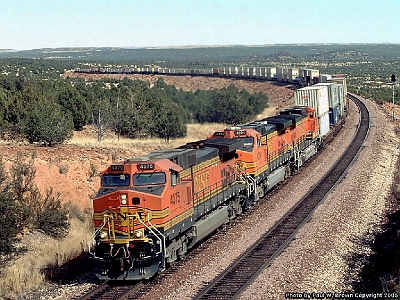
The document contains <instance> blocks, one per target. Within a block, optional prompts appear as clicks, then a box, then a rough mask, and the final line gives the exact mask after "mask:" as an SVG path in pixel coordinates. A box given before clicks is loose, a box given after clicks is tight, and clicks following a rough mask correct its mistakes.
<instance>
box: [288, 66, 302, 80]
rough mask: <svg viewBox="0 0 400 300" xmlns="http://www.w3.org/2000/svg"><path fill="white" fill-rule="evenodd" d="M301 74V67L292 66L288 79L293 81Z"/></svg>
mask: <svg viewBox="0 0 400 300" xmlns="http://www.w3.org/2000/svg"><path fill="white" fill-rule="evenodd" d="M298 76H299V69H298V68H290V69H288V80H289V81H290V82H293V81H294V79H295V78H296V77H298Z"/></svg>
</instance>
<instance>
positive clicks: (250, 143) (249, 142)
mask: <svg viewBox="0 0 400 300" xmlns="http://www.w3.org/2000/svg"><path fill="white" fill-rule="evenodd" d="M242 139H243V142H244V145H245V146H253V144H254V139H253V138H252V137H245V138H242Z"/></svg>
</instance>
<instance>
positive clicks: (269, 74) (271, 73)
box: [267, 67, 276, 80]
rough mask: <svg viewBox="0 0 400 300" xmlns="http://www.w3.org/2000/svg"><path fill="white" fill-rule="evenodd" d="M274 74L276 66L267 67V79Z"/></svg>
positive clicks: (271, 77)
mask: <svg viewBox="0 0 400 300" xmlns="http://www.w3.org/2000/svg"><path fill="white" fill-rule="evenodd" d="M275 76H276V67H268V68H267V79H269V80H271V79H273V78H274V77H275Z"/></svg>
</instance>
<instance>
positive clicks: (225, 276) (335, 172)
mask: <svg viewBox="0 0 400 300" xmlns="http://www.w3.org/2000/svg"><path fill="white" fill-rule="evenodd" d="M348 97H349V98H350V99H351V100H352V101H353V102H354V103H355V104H356V105H357V106H358V108H359V111H360V122H359V125H358V127H357V130H356V133H355V135H354V137H353V140H352V142H351V144H350V145H349V146H348V147H347V149H346V151H345V152H344V153H343V155H342V156H341V157H340V159H339V160H338V161H337V162H336V163H335V165H334V166H332V168H331V169H330V170H329V171H328V173H327V174H326V175H325V176H324V177H323V178H322V179H321V180H320V181H319V182H318V183H317V184H316V185H315V186H314V187H313V188H312V189H310V191H309V192H308V193H307V194H306V195H305V196H304V197H303V198H302V199H301V200H300V201H299V202H298V203H297V204H296V205H295V206H293V207H292V208H291V209H290V210H289V211H288V212H287V213H286V214H285V215H284V216H283V217H282V218H281V219H280V220H279V221H278V222H276V224H275V225H274V226H273V227H272V228H271V229H270V230H269V231H267V232H266V233H265V234H264V235H262V236H261V237H260V239H259V240H258V241H257V242H256V243H255V244H253V246H251V247H250V248H249V249H248V250H247V251H246V252H244V253H243V254H242V255H241V256H240V257H239V258H237V259H236V260H235V261H234V262H233V263H232V264H231V265H230V266H229V267H228V268H227V269H226V270H225V271H224V272H223V273H221V274H220V275H219V276H218V277H217V278H216V279H215V280H214V281H213V282H211V283H210V284H208V285H207V286H206V287H205V288H203V290H201V291H200V292H199V293H198V294H197V295H196V296H195V297H194V299H196V300H197V299H235V298H238V297H239V296H240V295H241V293H242V292H243V291H244V290H245V289H246V287H247V286H249V285H250V284H251V283H252V282H253V281H254V280H255V279H256V278H257V276H258V274H260V273H261V272H262V271H263V270H264V269H265V268H266V267H268V266H269V265H270V264H271V263H272V261H273V259H274V258H275V257H277V256H278V255H279V254H280V253H281V252H282V251H283V249H285V247H286V246H287V245H288V244H289V243H290V242H291V240H292V239H293V238H294V236H295V235H296V233H297V232H298V230H299V229H300V228H301V227H302V226H303V224H305V223H306V222H307V221H308V220H309V219H310V218H311V216H312V214H313V212H314V211H315V209H316V208H317V207H318V205H319V204H320V203H321V202H322V201H323V200H324V199H325V197H326V196H327V195H328V193H329V192H330V191H331V190H332V189H333V188H334V187H335V185H336V184H338V183H339V182H340V181H341V179H342V178H343V177H344V176H345V174H346V172H347V170H348V169H349V167H350V166H351V165H352V164H353V162H354V161H355V159H356V158H357V157H358V154H359V153H360V151H361V149H362V146H363V144H364V142H365V140H366V138H367V136H368V133H369V130H370V117H369V111H368V108H367V107H366V106H365V105H364V103H363V102H362V101H361V100H360V99H358V98H357V97H355V96H354V95H352V94H349V95H348Z"/></svg>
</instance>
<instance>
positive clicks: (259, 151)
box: [89, 84, 345, 280]
mask: <svg viewBox="0 0 400 300" xmlns="http://www.w3.org/2000/svg"><path fill="white" fill-rule="evenodd" d="M328 86H329V84H328ZM329 88H333V87H329ZM333 94H334V92H332V91H328V87H327V86H325V85H323V86H318V87H315V86H312V87H306V88H304V89H299V91H298V92H296V94H295V103H296V106H294V107H291V108H286V109H284V110H282V111H281V112H280V113H279V115H277V116H274V117H268V118H265V119H261V120H258V121H254V122H251V123H247V124H239V125H235V126H233V127H228V128H225V129H223V130H219V131H216V132H214V133H213V134H212V135H210V136H209V137H208V138H206V139H204V140H199V141H194V142H191V143H188V144H186V145H183V146H181V147H178V148H176V149H169V150H158V151H155V152H151V153H149V154H147V155H142V156H138V157H135V158H132V159H128V160H126V161H124V162H121V163H117V164H112V165H110V166H109V167H108V168H107V169H106V170H105V171H103V172H102V174H101V187H100V189H99V191H98V192H97V195H96V196H95V198H94V199H93V209H94V225H95V232H94V234H93V243H92V244H91V245H90V249H89V253H90V256H91V257H92V258H93V259H94V260H96V262H97V264H96V270H95V273H96V276H97V277H98V278H99V279H100V280H109V279H112V280H142V279H149V278H151V277H153V276H154V275H155V274H157V273H158V272H161V271H163V270H164V269H165V268H167V266H168V264H170V263H172V262H174V261H175V260H177V259H178V258H179V257H180V256H183V255H185V254H186V253H187V251H189V250H190V249H192V248H193V247H194V246H196V245H197V244H198V243H199V242H200V241H202V240H204V239H205V238H207V237H208V236H209V235H210V234H212V233H213V232H214V231H215V230H216V229H218V228H219V227H221V226H222V225H223V224H225V223H227V222H229V221H230V220H232V219H233V218H235V217H237V216H238V215H240V214H242V213H243V212H244V211H246V210H247V209H248V208H249V207H250V206H252V205H254V204H255V203H256V202H257V201H259V200H260V199H262V198H263V197H264V196H265V194H266V193H268V191H270V190H271V189H273V188H274V187H275V186H277V185H278V184H279V183H280V182H282V181H284V180H285V179H286V178H287V177H288V176H290V175H292V174H294V173H295V172H297V171H298V170H299V169H300V168H301V167H302V165H303V164H304V163H305V162H306V161H307V160H308V159H310V158H311V157H312V156H314V155H315V154H316V153H317V152H318V151H319V150H320V149H321V147H323V144H324V142H325V140H326V139H327V138H328V137H329V136H330V135H332V133H333V132H334V131H335V130H337V129H338V128H340V126H341V122H343V121H344V115H340V108H341V107H343V106H344V103H345V101H344V100H343V99H342V100H338V103H336V102H335V101H336V100H332V99H330V97H332V95H333ZM336 104H337V107H339V109H337V111H336V112H335V115H334V117H333V118H330V116H331V115H332V114H331V113H330V111H332V109H333V108H336ZM336 116H338V117H336Z"/></svg>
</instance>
